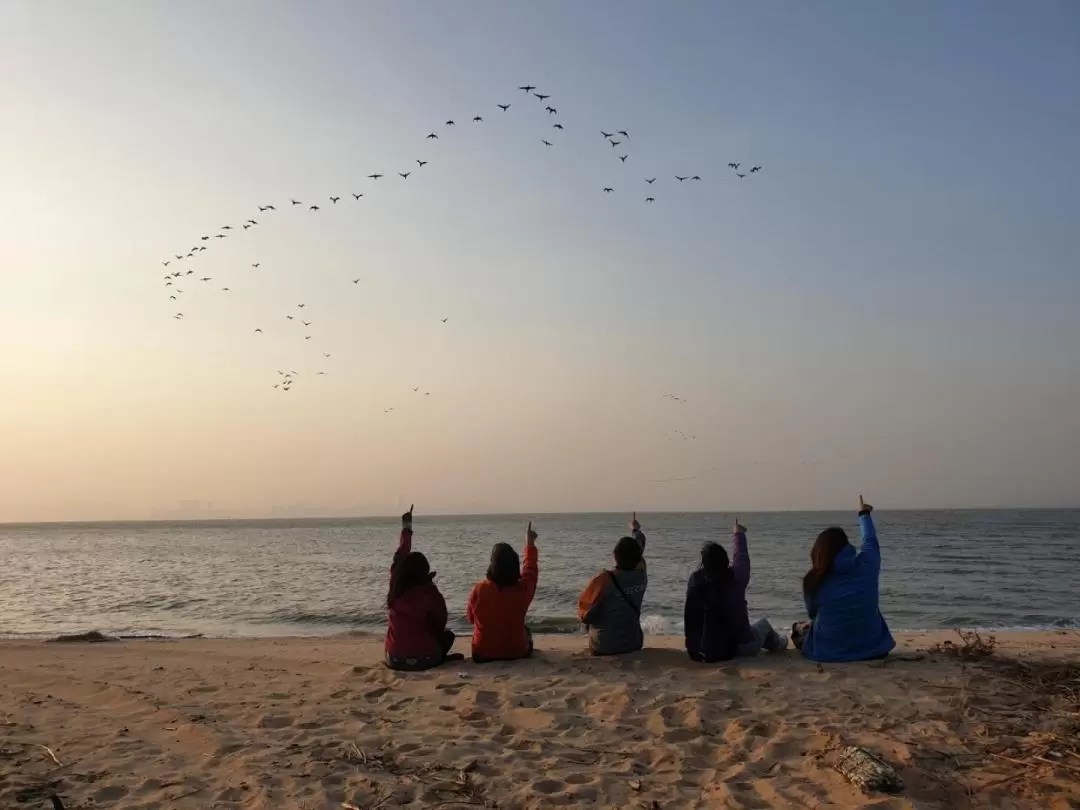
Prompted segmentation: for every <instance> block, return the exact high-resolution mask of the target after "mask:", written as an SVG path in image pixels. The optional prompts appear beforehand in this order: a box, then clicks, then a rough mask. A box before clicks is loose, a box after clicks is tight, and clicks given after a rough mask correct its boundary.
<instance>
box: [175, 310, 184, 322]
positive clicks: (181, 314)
mask: <svg viewBox="0 0 1080 810" xmlns="http://www.w3.org/2000/svg"><path fill="white" fill-rule="evenodd" d="M173 317H174V318H176V320H180V319H181V318H183V317H184V313H183V312H177V313H176V314H175V315H173Z"/></svg>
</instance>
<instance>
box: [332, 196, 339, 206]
mask: <svg viewBox="0 0 1080 810" xmlns="http://www.w3.org/2000/svg"><path fill="white" fill-rule="evenodd" d="M340 199H341V197H331V198H330V202H332V203H333V204H334V205H337V201H338V200H340Z"/></svg>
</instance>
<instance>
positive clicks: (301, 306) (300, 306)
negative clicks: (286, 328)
mask: <svg viewBox="0 0 1080 810" xmlns="http://www.w3.org/2000/svg"><path fill="white" fill-rule="evenodd" d="M296 306H297V307H299V308H300V309H303V308H304V307H306V306H307V304H297V305H296Z"/></svg>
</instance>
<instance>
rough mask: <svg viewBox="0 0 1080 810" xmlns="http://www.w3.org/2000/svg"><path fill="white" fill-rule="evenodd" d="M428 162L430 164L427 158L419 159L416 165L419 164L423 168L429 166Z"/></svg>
mask: <svg viewBox="0 0 1080 810" xmlns="http://www.w3.org/2000/svg"><path fill="white" fill-rule="evenodd" d="M427 164H428V162H427V161H426V160H418V161H416V165H417V166H419V167H420V168H421V169H422V168H424V167H425V166H427Z"/></svg>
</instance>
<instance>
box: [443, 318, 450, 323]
mask: <svg viewBox="0 0 1080 810" xmlns="http://www.w3.org/2000/svg"><path fill="white" fill-rule="evenodd" d="M448 320H450V319H449V318H443V319H442V322H443V323H446V322H447V321H448Z"/></svg>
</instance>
